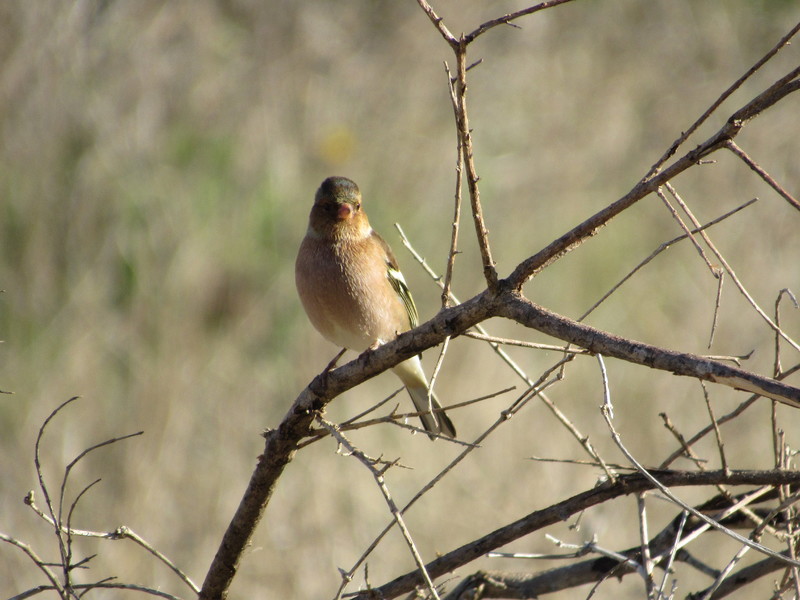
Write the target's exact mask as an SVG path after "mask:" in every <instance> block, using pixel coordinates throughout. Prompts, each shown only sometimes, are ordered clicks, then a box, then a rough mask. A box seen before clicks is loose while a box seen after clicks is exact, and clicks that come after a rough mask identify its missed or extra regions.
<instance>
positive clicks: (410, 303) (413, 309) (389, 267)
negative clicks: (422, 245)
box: [372, 231, 419, 329]
mask: <svg viewBox="0 0 800 600" xmlns="http://www.w3.org/2000/svg"><path fill="white" fill-rule="evenodd" d="M372 235H373V236H374V238H375V240H376V241H377V242H378V243H379V244H380V245H381V247H382V248H383V252H384V254H385V258H386V277H387V278H388V279H389V283H391V284H392V287H393V288H394V291H395V292H397V295H398V296H400V300H402V301H403V306H405V307H406V313H408V321H409V323H410V324H411V329H414V327H416V326H417V325H419V313H418V312H417V306H416V305H415V304H414V298H413V297H412V296H411V290H409V289H408V285H407V284H406V279H405V277H403V274H402V273H401V272H400V267H399V266H398V264H397V259H396V258H395V257H394V253H393V252H392V249H391V247H389V244H387V243H386V241H385V240H384V239H383V238H382V237H381V236H380V235H378V234H377V233H375V231H373V232H372Z"/></svg>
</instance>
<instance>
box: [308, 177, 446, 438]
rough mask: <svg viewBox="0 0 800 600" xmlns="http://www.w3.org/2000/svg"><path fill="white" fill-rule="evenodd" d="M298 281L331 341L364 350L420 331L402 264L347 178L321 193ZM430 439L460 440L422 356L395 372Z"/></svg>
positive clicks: (332, 181)
mask: <svg viewBox="0 0 800 600" xmlns="http://www.w3.org/2000/svg"><path fill="white" fill-rule="evenodd" d="M295 284H296V286H297V293H298V296H299V297H300V301H301V303H302V305H303V308H304V309H305V312H306V314H307V315H308V318H309V320H310V321H311V324H312V325H313V326H314V327H315V328H316V329H317V331H319V333H321V334H322V336H323V337H324V338H325V339H327V340H328V341H330V342H333V343H334V344H336V345H337V346H339V347H341V348H345V349H348V350H355V351H357V352H362V351H364V350H366V349H368V348H374V347H377V346H379V345H380V344H384V343H386V342H389V341H391V340H393V339H394V338H395V337H396V336H397V335H398V334H400V333H403V332H404V331H408V330H410V329H413V328H414V327H416V326H417V325H418V323H419V314H418V312H417V307H416V305H415V304H414V299H413V298H412V297H411V292H410V291H409V289H408V286H407V285H406V281H405V279H404V278H403V274H402V273H401V272H400V267H399V266H398V264H397V259H396V258H395V256H394V253H393V252H392V249H391V248H390V247H389V244H387V243H386V242H385V241H384V239H383V238H382V237H381V236H380V235H378V233H376V232H375V230H374V229H372V227H371V226H370V224H369V219H368V218H367V214H366V212H365V211H364V207H363V205H362V198H361V191H360V190H359V189H358V186H357V185H356V183H355V182H354V181H352V180H351V179H348V178H346V177H328V178H327V179H325V181H323V182H322V184H321V185H320V186H319V189H317V192H316V194H315V195H314V204H313V206H312V207H311V214H310V215H309V219H308V229H307V230H306V234H305V237H304V238H303V241H302V242H301V244H300V249H299V251H298V253H297V260H296V261H295ZM393 371H394V373H395V374H396V375H397V376H398V377H399V378H400V380H401V381H402V382H403V385H404V386H405V387H406V390H407V391H408V394H409V395H410V396H411V400H412V401H413V402H414V406H415V407H416V409H417V412H419V413H421V414H420V418H421V420H422V425H423V427H424V428H425V430H426V431H427V432H428V436H429V437H430V438H431V439H435V438H436V436H437V434H439V435H444V436H447V437H451V438H455V437H456V429H455V427H454V426H453V422H452V421H451V420H450V418H449V417H448V416H447V414H446V413H445V412H444V410H442V405H441V404H440V403H439V400H438V398H437V397H436V395H435V394H434V393H433V392H432V391H430V390H429V386H428V380H427V378H426V377H425V372H424V371H423V369H422V362H421V360H420V357H419V355H415V356H413V357H411V358H409V359H408V360H405V361H403V362H401V363H399V364H398V365H396V366H395V367H394V368H393Z"/></svg>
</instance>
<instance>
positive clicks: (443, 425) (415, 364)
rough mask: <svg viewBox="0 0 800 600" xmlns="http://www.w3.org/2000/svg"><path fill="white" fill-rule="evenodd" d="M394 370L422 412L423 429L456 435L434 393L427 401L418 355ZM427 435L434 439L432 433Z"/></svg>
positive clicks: (434, 432)
mask: <svg viewBox="0 0 800 600" xmlns="http://www.w3.org/2000/svg"><path fill="white" fill-rule="evenodd" d="M394 372H395V373H396V374H397V376H398V377H399V378H400V379H401V380H402V382H403V384H404V385H405V386H406V389H407V390H408V394H409V396H411V400H413V402H414V406H415V407H416V409H417V412H419V413H422V414H420V419H421V420H422V426H423V427H424V428H425V431H428V432H429V433H432V434H436V433H439V434H442V435H446V436H448V437H451V438H454V437H456V428H455V426H454V425H453V422H452V421H451V420H450V417H448V416H447V413H445V412H444V411H443V410H441V409H442V405H441V404H440V403H439V400H438V398H436V395H435V394H433V393H431V394H430V403H429V402H428V380H427V379H426V378H425V373H424V372H423V370H422V364H421V363H420V360H419V357H418V356H415V357H414V358H410V359H408V360H407V361H405V362H402V363H400V364H399V365H397V366H396V367H395V368H394ZM431 410H433V412H431ZM429 437H430V438H431V439H435V436H433V435H430V436H429Z"/></svg>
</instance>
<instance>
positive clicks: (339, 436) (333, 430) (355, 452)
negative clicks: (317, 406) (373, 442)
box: [317, 415, 439, 600]
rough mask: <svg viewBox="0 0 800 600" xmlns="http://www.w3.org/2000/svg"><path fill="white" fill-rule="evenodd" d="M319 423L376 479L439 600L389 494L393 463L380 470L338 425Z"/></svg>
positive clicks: (415, 560) (321, 420)
mask: <svg viewBox="0 0 800 600" xmlns="http://www.w3.org/2000/svg"><path fill="white" fill-rule="evenodd" d="M317 422H318V423H319V424H320V425H322V427H324V428H325V429H327V430H328V432H329V433H330V434H331V435H332V436H333V437H334V438H335V439H336V441H337V442H338V443H339V444H340V445H342V446H344V448H345V449H346V450H347V453H348V454H350V455H351V456H355V457H356V458H357V459H358V460H359V461H361V464H363V465H364V466H365V467H367V469H369V472H370V473H371V474H372V477H373V478H374V479H375V483H377V484H378V488H379V489H380V491H381V494H382V495H383V499H384V500H385V501H386V504H387V505H388V506H389V511H390V512H391V513H392V518H393V519H394V521H395V523H397V526H398V528H399V529H400V531H401V533H402V534H403V539H405V541H406V544H407V545H408V548H409V550H410V551H411V556H412V557H413V558H414V562H415V563H416V565H417V568H418V569H419V571H420V573H421V574H422V576H423V578H424V579H425V584H426V586H427V587H428V591H430V593H431V596H433V598H436V600H438V599H439V594H438V593H437V592H436V586H434V585H433V581H432V580H431V578H430V575H428V572H427V571H426V570H425V563H424V562H423V560H422V556H420V554H419V550H417V545H416V544H415V543H414V539H413V538H412V537H411V532H410V531H409V530H408V527H407V526H406V523H405V520H404V519H403V515H402V512H401V511H400V509H398V508H397V504H395V502H394V500H393V499H392V494H391V493H390V492H389V488H388V487H387V486H386V479H385V478H384V473H386V470H387V469H388V468H389V467H391V466H392V464H393V463H389V464H386V465H384V467H383V468H381V469H378V468H377V467H376V466H375V465H376V464H378V461H376V460H375V459H372V458H370V457H368V456H367V455H366V454H364V453H363V452H362V451H361V450H359V449H358V448H356V447H355V446H354V445H353V444H352V443H351V442H350V440H348V439H347V438H346V437H345V436H344V434H343V433H342V432H341V431H339V430H338V428H337V427H336V425H334V424H333V423H331V422H329V421H326V420H325V419H323V418H322V417H320V416H319V415H317Z"/></svg>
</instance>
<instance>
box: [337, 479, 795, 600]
mask: <svg viewBox="0 0 800 600" xmlns="http://www.w3.org/2000/svg"><path fill="white" fill-rule="evenodd" d="M653 473H654V474H656V475H657V476H658V478H659V480H660V481H661V483H663V484H664V485H667V486H671V487H679V486H703V485H719V484H728V485H783V484H792V483H794V484H796V483H800V473H798V472H796V471H733V472H731V473H729V474H726V473H725V471H721V470H720V471H705V472H686V471H663V472H657V471H654V472H653ZM652 488H653V486H652V484H651V483H650V482H649V481H648V480H647V479H646V478H645V477H643V476H642V475H640V474H638V473H632V474H628V475H620V476H619V478H618V480H617V482H616V483H613V484H612V483H609V482H605V483H602V484H600V485H599V486H597V487H595V488H593V489H591V490H587V491H585V492H582V493H580V494H577V495H575V496H572V497H571V498H568V499H567V500H564V501H562V502H559V503H557V504H553V505H551V506H548V507H547V508H544V509H541V510H537V511H534V512H532V513H530V514H528V515H527V516H525V517H523V518H521V519H519V520H517V521H514V522H513V523H510V524H508V525H506V526H504V527H501V528H500V529H497V530H496V531H493V532H492V533H489V534H487V535H485V536H483V537H481V538H478V539H477V540H475V541H473V542H470V543H468V544H465V545H463V546H461V547H459V548H456V549H455V550H452V551H450V552H448V553H447V554H444V555H443V556H440V557H439V558H437V559H436V560H433V561H431V562H430V563H428V565H426V567H427V571H428V573H429V574H430V576H431V577H433V578H436V577H440V576H442V575H444V574H446V573H450V572H451V571H453V570H455V569H457V568H458V567H461V566H463V565H466V564H468V563H470V562H472V561H473V560H475V559H477V558H479V557H481V556H483V555H484V554H486V553H487V552H489V551H491V550H495V549H497V548H500V547H502V546H504V545H506V544H509V543H511V542H513V541H514V540H517V539H519V538H521V537H524V536H526V535H528V534H530V533H533V532H534V531H538V530H540V529H543V528H544V527H547V526H549V525H552V524H554V523H559V522H562V521H564V520H566V519H568V518H569V517H570V516H572V515H575V514H577V513H579V512H581V511H584V510H586V509H587V508H590V507H592V506H597V505H598V504H602V503H604V502H607V501H609V500H611V499H614V498H618V497H620V496H626V495H629V494H635V493H638V492H643V491H646V490H649V489H652ZM422 584H423V581H422V577H421V576H420V574H419V572H418V571H413V572H411V573H407V574H405V575H401V576H400V577H398V578H396V579H394V580H392V581H390V582H389V583H387V584H385V585H382V586H380V587H377V588H374V589H372V590H368V591H364V592H360V593H357V594H353V595H352V596H351V597H352V598H354V599H356V600H373V599H375V598H394V597H397V596H399V595H400V594H405V593H408V592H410V591H412V590H413V589H414V588H415V587H416V586H418V585H422Z"/></svg>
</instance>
